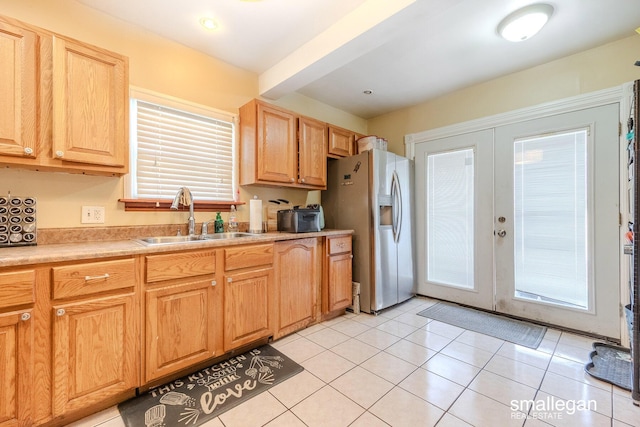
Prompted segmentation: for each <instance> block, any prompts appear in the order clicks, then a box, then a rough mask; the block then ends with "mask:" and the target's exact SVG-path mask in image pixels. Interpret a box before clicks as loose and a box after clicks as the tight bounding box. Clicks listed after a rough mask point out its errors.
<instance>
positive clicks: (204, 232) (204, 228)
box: [202, 219, 215, 236]
mask: <svg viewBox="0 0 640 427" xmlns="http://www.w3.org/2000/svg"><path fill="white" fill-rule="evenodd" d="M212 222H215V219H210V220H209V221H205V222H203V223H202V235H203V236H206V235H207V234H209V224H211V223H212Z"/></svg>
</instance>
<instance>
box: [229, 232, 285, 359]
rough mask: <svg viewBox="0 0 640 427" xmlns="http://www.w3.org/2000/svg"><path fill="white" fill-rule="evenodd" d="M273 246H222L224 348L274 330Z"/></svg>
mask: <svg viewBox="0 0 640 427" xmlns="http://www.w3.org/2000/svg"><path fill="white" fill-rule="evenodd" d="M273 247H274V245H273V243H265V244H256V245H246V246H237V247H231V248H227V249H224V270H225V272H224V351H230V350H233V349H234V348H237V347H240V346H243V345H245V344H249V343H251V342H253V341H257V340H259V339H261V338H265V337H269V336H271V335H272V334H273V313H272V312H273V308H274V307H273V294H274V274H273Z"/></svg>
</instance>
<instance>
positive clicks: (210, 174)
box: [131, 99, 235, 201]
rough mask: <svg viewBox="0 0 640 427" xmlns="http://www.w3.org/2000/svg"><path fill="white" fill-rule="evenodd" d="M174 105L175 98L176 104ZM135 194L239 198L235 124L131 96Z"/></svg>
mask: <svg viewBox="0 0 640 427" xmlns="http://www.w3.org/2000/svg"><path fill="white" fill-rule="evenodd" d="M173 104H175V102H174V103H173ZM131 126H132V132H131V147H132V153H131V154H132V156H131V160H132V161H131V163H132V164H131V175H132V176H131V178H132V179H131V196H132V198H135V199H172V198H173V197H174V196H175V195H176V192H177V191H178V189H179V188H180V187H188V188H189V190H191V192H192V194H193V196H194V198H196V199H197V200H211V201H229V200H233V198H234V187H235V185H234V182H235V181H234V176H235V175H234V165H235V156H234V135H235V129H234V123H233V120H232V119H230V120H228V121H226V120H220V119H219V118H214V117H207V116H206V115H201V114H194V113H192V112H190V111H185V110H182V109H178V108H173V107H168V106H164V105H160V104H158V103H154V102H148V101H146V100H141V99H132V100H131Z"/></svg>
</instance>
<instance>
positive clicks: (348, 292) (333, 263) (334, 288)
mask: <svg viewBox="0 0 640 427" xmlns="http://www.w3.org/2000/svg"><path fill="white" fill-rule="evenodd" d="M351 258H352V257H351V253H344V254H341V255H331V256H329V263H328V264H329V265H328V279H329V280H328V281H329V283H328V284H329V289H328V293H329V295H328V296H329V311H330V312H331V311H334V310H342V309H345V308H347V307H349V306H350V305H351V300H352V296H353V291H352V283H351Z"/></svg>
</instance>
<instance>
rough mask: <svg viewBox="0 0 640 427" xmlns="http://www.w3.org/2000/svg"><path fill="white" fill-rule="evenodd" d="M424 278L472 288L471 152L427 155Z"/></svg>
mask: <svg viewBox="0 0 640 427" xmlns="http://www.w3.org/2000/svg"><path fill="white" fill-rule="evenodd" d="M426 175H427V176H426V178H427V183H426V184H427V218H426V222H427V245H426V246H427V280H428V281H430V282H434V283H441V284H445V285H449V286H458V287H461V288H467V289H474V286H475V282H474V262H475V260H474V225H473V224H474V206H475V204H474V151H473V149H471V148H465V149H462V150H456V151H450V152H446V153H436V154H428V155H427V174H426Z"/></svg>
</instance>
